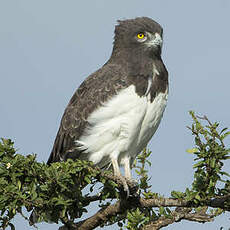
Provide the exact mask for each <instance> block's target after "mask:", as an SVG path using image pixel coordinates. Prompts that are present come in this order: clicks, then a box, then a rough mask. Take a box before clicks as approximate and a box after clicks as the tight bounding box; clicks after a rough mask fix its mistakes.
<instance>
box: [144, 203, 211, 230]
mask: <svg viewBox="0 0 230 230" xmlns="http://www.w3.org/2000/svg"><path fill="white" fill-rule="evenodd" d="M191 211H192V208H176V210H175V211H173V212H172V213H171V217H170V218H169V217H165V216H162V217H160V218H159V219H158V220H156V221H152V222H151V223H149V224H147V225H145V226H144V227H143V228H142V230H158V229H161V228H163V227H166V226H168V225H170V224H173V223H175V222H180V221H181V220H189V221H195V222H200V223H205V222H211V221H213V217H214V216H212V215H208V214H205V213H202V212H198V213H197V212H193V213H191Z"/></svg>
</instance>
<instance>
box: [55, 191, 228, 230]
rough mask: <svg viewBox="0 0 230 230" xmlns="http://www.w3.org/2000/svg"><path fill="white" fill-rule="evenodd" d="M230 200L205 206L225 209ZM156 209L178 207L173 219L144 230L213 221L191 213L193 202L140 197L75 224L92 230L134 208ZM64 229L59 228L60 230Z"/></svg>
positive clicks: (202, 215)
mask: <svg viewBox="0 0 230 230" xmlns="http://www.w3.org/2000/svg"><path fill="white" fill-rule="evenodd" d="M229 199H230V194H229V195H226V196H223V197H217V198H215V199H212V200H209V201H207V202H206V203H205V204H204V205H207V206H209V207H213V208H223V207H224V203H225V202H226V201H227V200H229ZM137 207H139V208H154V207H177V208H176V210H175V211H174V212H172V217H173V218H166V217H160V218H159V219H158V220H157V221H154V222H151V223H150V224H149V225H147V226H145V227H144V228H143V230H150V229H152V230H155V229H160V228H162V227H164V226H167V225H169V224H172V223H174V222H179V221H181V220H189V221H196V222H202V223H204V222H210V221H212V220H213V217H214V216H212V215H207V214H205V213H194V212H193V213H191V211H192V208H196V207H197V205H195V204H193V203H192V202H189V201H185V200H180V199H175V198H152V199H144V198H140V197H129V198H128V199H125V200H118V201H117V202H116V203H115V204H113V205H109V206H107V207H106V208H102V209H100V210H99V211H98V212H97V213H95V214H94V215H93V216H91V217H89V218H87V219H85V220H83V221H80V222H77V223H75V224H74V226H75V227H74V228H73V229H76V230H90V229H94V228H96V227H98V226H100V225H101V224H103V223H106V222H107V221H109V220H110V218H111V217H112V216H117V215H119V214H123V213H125V212H126V211H127V210H131V209H134V208H137ZM227 211H230V210H227ZM61 229H62V230H63V228H59V230H61Z"/></svg>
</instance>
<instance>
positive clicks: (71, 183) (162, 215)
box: [0, 112, 230, 229]
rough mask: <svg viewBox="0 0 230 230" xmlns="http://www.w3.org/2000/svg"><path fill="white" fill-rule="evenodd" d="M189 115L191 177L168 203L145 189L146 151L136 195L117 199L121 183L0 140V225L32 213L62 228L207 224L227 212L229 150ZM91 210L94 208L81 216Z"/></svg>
mask: <svg viewBox="0 0 230 230" xmlns="http://www.w3.org/2000/svg"><path fill="white" fill-rule="evenodd" d="M190 114H191V116H192V119H193V123H192V125H191V126H190V127H188V128H189V130H190V131H191V133H192V135H193V136H194V138H195V146H194V148H191V149H189V150H188V152H189V153H191V154H192V156H194V157H195V159H194V165H193V168H194V170H195V172H194V180H193V183H192V185H191V186H190V187H189V188H187V189H186V190H185V191H184V192H181V191H172V192H171V197H169V198H165V197H162V196H161V195H159V194H156V193H153V192H152V191H151V185H150V184H149V177H148V171H147V169H146V163H147V164H150V162H149V161H148V159H147V158H148V156H149V155H150V152H149V151H143V153H142V154H141V155H139V156H138V159H137V161H136V164H135V167H136V173H137V175H138V177H139V195H138V196H137V195H135V196H130V197H128V198H127V197H126V196H122V195H121V194H122V192H121V191H122V184H121V183H120V181H119V178H116V177H115V176H112V175H111V172H107V171H103V172H102V171H100V170H98V169H97V168H95V167H94V166H93V165H92V163H90V162H87V161H76V162H73V161H71V160H68V161H67V162H61V163H60V162H59V163H53V164H51V165H50V166H48V165H46V164H45V163H39V162H37V161H36V156H35V155H27V156H23V155H20V154H18V153H16V150H15V149H14V147H13V142H12V141H10V140H7V139H2V141H1V142H0V211H1V216H0V228H1V229H6V228H7V227H11V229H15V228H16V229H17V226H14V225H13V224H12V219H13V218H14V217H15V215H16V214H20V215H21V216H22V217H23V218H24V219H25V220H26V221H28V222H29V221H30V220H29V218H28V215H29V213H30V212H31V211H32V210H34V212H35V213H36V216H37V217H38V221H46V222H48V221H50V220H52V221H53V222H56V223H57V222H62V223H63V227H60V229H61V228H62V229H94V228H96V227H98V226H103V225H110V224H114V223H117V224H118V225H119V226H120V227H122V226H123V228H127V229H160V228H163V227H165V226H167V225H170V224H173V223H175V222H179V221H181V220H189V221H195V222H201V223H204V222H209V221H212V220H213V219H214V218H215V217H216V216H217V215H220V214H222V213H223V212H226V211H230V181H229V174H228V173H227V172H226V171H225V170H224V164H225V162H226V161H227V160H228V159H229V152H230V150H229V148H227V147H226V146H225V143H224V141H225V138H226V137H227V136H228V135H229V134H230V132H229V131H228V130H227V129H226V128H224V129H221V128H220V127H219V124H218V123H212V122H210V121H209V119H208V118H207V117H206V116H204V117H199V116H196V115H195V114H194V113H193V112H191V113H190ZM98 184H99V185H100V186H97V185H98ZM101 185H102V186H101ZM129 186H131V187H132V185H129ZM98 187H99V188H98ZM135 194H136V190H135ZM95 201H99V203H96V204H95V203H94V202H95ZM93 203H94V204H93ZM90 205H94V206H97V207H98V210H97V211H96V212H95V213H93V214H91V215H90V217H88V218H84V214H85V213H86V212H87V210H89V207H90ZM95 209H96V208H95ZM95 209H94V210H95Z"/></svg>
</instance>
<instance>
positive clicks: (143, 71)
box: [48, 17, 168, 180]
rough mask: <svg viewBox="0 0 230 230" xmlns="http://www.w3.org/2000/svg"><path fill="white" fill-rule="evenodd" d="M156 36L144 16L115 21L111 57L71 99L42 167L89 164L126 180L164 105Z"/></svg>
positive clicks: (156, 26) (159, 37)
mask: <svg viewBox="0 0 230 230" xmlns="http://www.w3.org/2000/svg"><path fill="white" fill-rule="evenodd" d="M162 36H163V29H162V27H161V26H160V25H159V24H158V23H157V22H155V21H153V20H152V19H150V18H148V17H138V18H135V19H128V20H119V21H118V24H117V25H116V26H115V36H114V45H113V50H112V54H111V57H110V59H109V60H108V61H107V62H106V63H105V64H104V65H103V66H102V67H101V68H100V69H99V70H97V71H96V72H94V73H92V74H91V75H90V76H89V77H87V78H86V79H85V80H84V81H83V83H82V84H81V85H80V87H79V88H78V89H77V90H76V92H75V93H74V95H73V96H72V98H71V100H70V102H69V104H68V106H67V107H66V109H65V112H64V115H63V117H62V120H61V124H60V128H59V130H58V133H57V136H56V139H55V142H54V146H53V149H52V152H51V155H50V157H49V159H48V164H50V163H52V162H56V161H65V160H67V159H68V158H72V159H73V160H74V159H82V160H89V161H92V162H93V163H94V164H95V165H97V166H99V167H100V168H101V169H105V168H109V167H111V168H113V172H114V175H116V176H118V177H121V178H123V179H124V178H125V179H127V180H131V178H132V177H131V167H132V164H133V162H134V160H135V158H136V156H137V155H138V154H139V153H140V152H141V151H142V150H143V149H144V148H145V147H146V145H147V144H148V142H149V141H150V139H151V138H152V136H153V134H154V133H155V131H156V129H157V128H158V126H159V123H160V121H161V118H162V115H163V113H164V110H165V107H166V103H167V96H168V72H167V70H166V67H165V65H164V63H163V61H162V59H161V50H162ZM120 166H123V167H124V173H125V175H124V176H125V177H123V176H122V175H121V172H120Z"/></svg>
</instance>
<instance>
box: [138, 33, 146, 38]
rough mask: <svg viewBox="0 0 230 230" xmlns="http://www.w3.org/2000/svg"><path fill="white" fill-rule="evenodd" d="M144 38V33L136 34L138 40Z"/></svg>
mask: <svg viewBox="0 0 230 230" xmlns="http://www.w3.org/2000/svg"><path fill="white" fill-rule="evenodd" d="M144 37H145V34H144V33H139V34H137V38H138V39H143V38H144Z"/></svg>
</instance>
